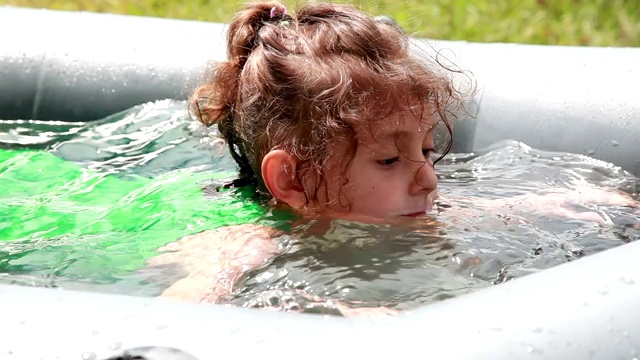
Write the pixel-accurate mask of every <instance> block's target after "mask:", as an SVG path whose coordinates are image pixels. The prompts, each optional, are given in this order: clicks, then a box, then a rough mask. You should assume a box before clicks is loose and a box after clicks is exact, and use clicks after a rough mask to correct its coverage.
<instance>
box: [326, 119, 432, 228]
mask: <svg viewBox="0 0 640 360" xmlns="http://www.w3.org/2000/svg"><path fill="white" fill-rule="evenodd" d="M434 127H435V122H434V121H427V120H423V121H422V122H420V121H419V120H418V119H416V117H415V116H413V115H412V114H411V113H409V112H407V113H402V114H399V115H398V116H396V117H392V118H388V119H385V120H384V121H382V122H380V124H376V125H374V126H369V125H365V126H363V127H362V128H361V129H356V130H357V134H358V135H357V137H358V139H357V140H358V148H357V151H356V153H355V157H354V158H353V161H352V162H351V164H350V165H349V166H348V168H347V170H346V174H344V173H343V170H342V168H343V167H341V166H339V165H340V164H339V163H338V166H335V167H332V168H329V169H326V170H327V171H326V173H325V179H326V181H327V185H326V186H327V190H328V191H327V194H329V196H330V197H331V199H329V200H330V201H329V202H330V205H329V207H328V209H327V210H328V212H330V213H331V214H332V215H335V216H341V217H365V218H375V219H380V220H396V219H401V218H409V217H419V216H423V215H425V214H426V213H427V212H429V211H430V209H431V207H432V206H433V201H434V200H435V199H436V197H437V191H436V188H437V185H438V179H437V177H436V174H435V171H434V168H433V161H432V159H431V154H432V152H433V148H434V141H433V128H434ZM345 178H346V179H345ZM345 180H346V181H345Z"/></svg>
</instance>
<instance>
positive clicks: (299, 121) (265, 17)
mask: <svg viewBox="0 0 640 360" xmlns="http://www.w3.org/2000/svg"><path fill="white" fill-rule="evenodd" d="M438 64H439V63H438ZM441 68H443V67H441ZM459 99H460V96H459V94H458V93H457V92H456V91H455V89H454V87H453V84H452V81H451V78H450V77H448V76H445V75H443V72H442V71H436V70H434V69H433V66H428V65H427V64H426V63H425V62H424V61H421V59H420V58H418V57H415V56H412V55H411V51H410V41H409V38H408V36H407V35H406V34H405V33H404V32H403V31H402V29H401V28H400V27H399V26H398V25H397V24H396V23H395V22H393V21H390V20H389V19H388V18H373V17H371V16H369V15H367V14H365V13H363V12H361V11H359V10H357V9H355V8H353V7H351V6H347V5H337V4H326V3H317V4H310V5H306V6H304V7H302V8H300V9H298V11H297V12H296V13H295V14H287V12H286V8H285V7H284V6H283V5H282V4H280V3H278V2H257V3H251V4H248V5H246V6H245V8H244V9H243V10H241V11H239V12H238V13H237V14H236V16H235V18H234V19H233V21H232V22H231V23H230V25H229V28H228V42H227V60H226V61H222V62H217V63H212V64H211V65H210V68H209V71H208V76H207V78H206V80H205V81H204V82H203V83H202V84H201V85H200V86H199V87H198V88H197V89H196V90H195V92H194V93H193V95H192V97H191V99H190V105H191V110H192V113H193V114H194V116H195V117H196V118H197V119H198V120H199V121H201V122H202V123H203V124H205V125H207V126H211V125H213V124H217V126H218V128H219V132H220V133H221V135H222V136H223V137H224V139H225V140H226V142H227V143H228V145H229V149H230V151H231V154H232V156H233V158H234V159H235V161H236V162H237V164H238V166H239V167H240V174H241V177H245V178H249V179H252V180H253V181H255V183H256V184H257V185H258V186H259V188H261V189H262V190H265V187H264V183H263V181H262V176H261V174H260V167H261V162H262V159H263V158H264V156H265V155H266V154H267V153H268V152H269V151H271V150H274V149H281V150H285V151H287V152H289V153H290V154H292V155H294V156H295V157H296V158H297V159H298V161H299V166H298V169H297V173H296V176H297V180H298V181H299V182H300V184H303V183H308V182H306V181H304V180H307V179H308V178H306V179H303V177H308V176H313V179H314V183H315V184H316V185H317V186H315V188H313V189H304V191H305V194H306V196H307V201H308V202H309V201H317V199H318V191H319V189H321V188H322V186H321V185H322V183H323V182H324V181H325V180H324V177H323V175H324V172H323V171H324V169H326V168H327V166H328V165H330V164H331V162H332V161H336V159H340V160H341V161H343V163H342V168H343V170H345V171H346V169H347V168H348V164H349V163H350V162H351V160H352V159H353V156H354V155H355V153H356V150H357V147H358V141H357V130H358V129H361V126H362V125H363V124H368V125H369V126H371V125H372V124H374V123H376V122H379V121H384V120H385V119H386V118H388V116H389V115H390V114H392V113H394V112H395V111H398V110H401V109H408V108H409V109H412V112H414V113H415V115H416V118H418V119H420V120H423V119H425V118H427V117H430V116H434V115H435V116H439V118H440V121H442V122H443V123H444V124H445V125H446V128H447V130H448V132H449V135H451V134H452V130H451V126H450V122H449V120H448V119H447V115H448V111H447V107H448V106H449V104H450V103H451V102H452V101H456V100H459ZM416 108H417V109H419V110H418V111H416ZM338 143H340V144H347V145H348V146H347V151H346V153H344V151H343V150H340V151H341V152H340V153H337V152H338V151H339V150H338V148H341V147H336V146H335V145H336V144H338ZM451 143H452V142H451V136H449V142H448V144H447V145H446V146H445V149H444V151H441V152H440V153H441V155H442V156H444V155H445V154H446V153H447V152H448V151H449V150H450V148H451ZM342 148H344V146H343V147H342ZM442 156H441V157H442ZM345 159H346V161H344V160H345ZM347 182H348V180H347V179H346V178H345V183H347Z"/></svg>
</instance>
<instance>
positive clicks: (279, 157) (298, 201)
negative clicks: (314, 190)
mask: <svg viewBox="0 0 640 360" xmlns="http://www.w3.org/2000/svg"><path fill="white" fill-rule="evenodd" d="M297 166H298V159H297V158H296V157H295V156H293V155H291V154H289V153H288V152H286V151H284V150H271V151H270V152H269V153H268V154H267V155H266V156H265V157H264V158H263V159H262V165H261V167H260V171H261V172H262V180H263V181H264V184H265V185H266V187H267V189H268V190H269V192H270V193H271V195H272V196H273V197H274V198H275V199H276V200H278V201H280V202H283V203H285V204H287V205H289V206H291V207H292V208H294V209H300V208H302V207H303V206H305V205H306V204H307V197H306V195H305V193H304V189H303V188H302V186H301V185H300V183H299V182H298V179H297V178H296V171H297V168H296V167H297Z"/></svg>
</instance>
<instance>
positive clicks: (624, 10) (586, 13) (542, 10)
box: [0, 0, 640, 46]
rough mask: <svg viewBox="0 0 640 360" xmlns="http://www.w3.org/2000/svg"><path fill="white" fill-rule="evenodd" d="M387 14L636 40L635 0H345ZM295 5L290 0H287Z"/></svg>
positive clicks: (224, 18)
mask: <svg viewBox="0 0 640 360" xmlns="http://www.w3.org/2000/svg"><path fill="white" fill-rule="evenodd" d="M336 2H347V3H352V4H355V5H358V6H360V7H361V8H362V9H364V10H365V11H367V12H369V13H372V14H375V15H379V14H384V15H391V16H392V17H394V18H395V19H396V20H397V21H398V22H399V23H400V24H401V25H402V26H403V27H404V28H405V29H406V30H407V31H408V32H410V33H412V34H414V35H416V36H422V37H431V38H438V39H452V40H454V39H455V40H468V41H481V42H520V43H534V44H562V45H596V46H640V3H638V1H637V0H428V1H426V0H405V1H397V0H367V1H358V0H344V1H336ZM243 3H244V2H241V1H222V0H0V4H8V5H16V6H28V7H37V8H40V7H44V8H51V9H60V10H88V11H99V12H112V13H120V14H131V15H145V16H159V17H170V18H180V19H191V20H206V21H215V22H228V21H229V20H230V19H231V17H232V16H233V13H234V12H235V11H237V10H238V9H239V8H241V7H242V5H243ZM284 3H285V4H286V5H287V6H288V7H290V8H295V4H296V3H295V2H293V1H284Z"/></svg>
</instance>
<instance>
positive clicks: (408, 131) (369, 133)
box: [356, 112, 440, 141]
mask: <svg viewBox="0 0 640 360" xmlns="http://www.w3.org/2000/svg"><path fill="white" fill-rule="evenodd" d="M439 122H440V119H437V118H435V117H433V116H431V117H426V118H421V117H418V116H416V115H415V114H413V113H410V112H403V113H399V114H396V115H394V116H390V117H387V118H384V119H380V120H378V121H371V122H369V123H365V124H361V125H360V126H358V127H357V129H356V131H357V133H358V138H360V139H361V140H364V141H366V140H376V141H384V140H397V139H399V138H406V139H410V138H414V137H417V138H424V137H425V136H426V135H427V134H428V133H431V132H432V131H433V129H434V128H435V127H436V125H437V124H438V123H439Z"/></svg>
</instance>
